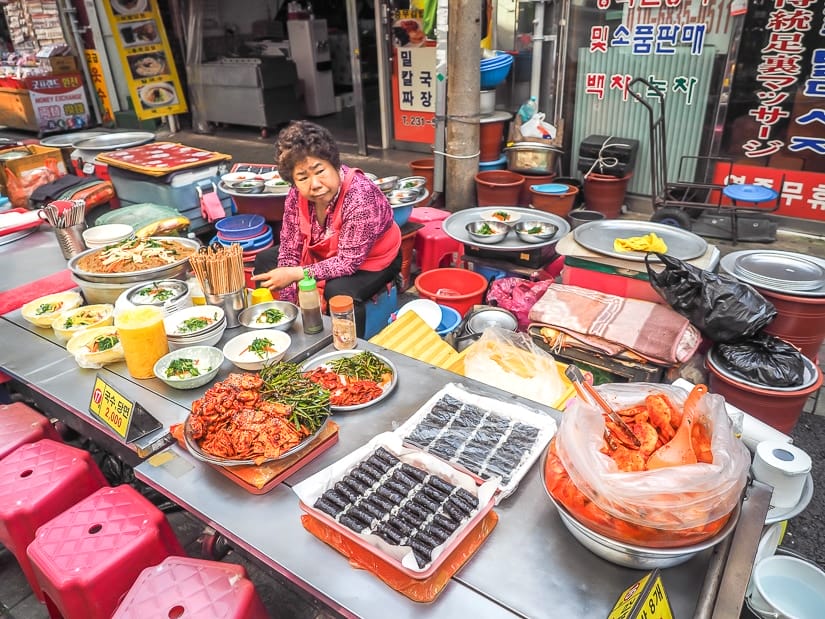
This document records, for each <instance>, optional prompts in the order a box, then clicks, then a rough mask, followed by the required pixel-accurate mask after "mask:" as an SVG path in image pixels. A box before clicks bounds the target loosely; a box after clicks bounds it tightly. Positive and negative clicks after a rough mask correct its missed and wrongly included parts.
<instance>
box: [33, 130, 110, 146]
mask: <svg viewBox="0 0 825 619" xmlns="http://www.w3.org/2000/svg"><path fill="white" fill-rule="evenodd" d="M102 135H109V133H108V132H106V131H76V132H75V133H61V134H59V135H52V136H49V137H47V138H43V139H42V140H40V145H41V146H50V147H52V148H69V147H73V146H74V143H75V142H79V141H81V140H88V139H89V138H98V137H100V136H102Z"/></svg>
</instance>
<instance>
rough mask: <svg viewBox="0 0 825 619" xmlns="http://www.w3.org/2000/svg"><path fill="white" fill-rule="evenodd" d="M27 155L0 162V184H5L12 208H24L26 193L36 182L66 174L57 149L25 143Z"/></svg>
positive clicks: (28, 192) (36, 184)
mask: <svg viewBox="0 0 825 619" xmlns="http://www.w3.org/2000/svg"><path fill="white" fill-rule="evenodd" d="M25 148H26V150H28V151H29V155H28V156H27V157H20V158H19V159H10V160H9V161H3V162H0V184H2V185H4V186H5V187H6V191H7V192H8V193H7V194H6V195H8V197H9V199H10V200H11V202H12V204H13V205H14V207H15V208H26V207H27V206H28V200H29V196H30V195H31V194H32V192H33V191H34V190H35V189H37V188H38V187H39V186H40V185H45V184H46V183H50V182H52V181H54V180H56V179H57V178H59V177H61V176H65V175H66V164H65V163H64V162H63V155H62V153H61V151H60V149H59V148H51V147H48V146H40V145H39V144H29V145H28V146H26V147H25Z"/></svg>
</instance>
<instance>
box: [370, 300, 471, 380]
mask: <svg viewBox="0 0 825 619" xmlns="http://www.w3.org/2000/svg"><path fill="white" fill-rule="evenodd" d="M370 342H371V343H373V344H375V345H377V346H383V347H384V348H389V349H390V350H394V351H395V352H397V353H401V354H402V355H407V356H408V357H412V358H413V359H418V360H419V361H423V362H424V363H429V364H430V365H434V366H437V367H440V368H443V369H448V366H450V365H451V364H453V363H454V361H455V358H456V357H458V353H457V352H456V351H455V350H454V349H453V348H452V347H451V346H450V345H449V344H447V343H446V342H445V341H444V340H442V339H441V337H440V336H439V335H438V333H436V332H435V330H434V329H433V328H432V327H430V326H429V325H428V324H427V323H426V322H424V321H423V320H422V319H421V317H420V316H419V315H418V314H416V313H415V312H405V313H404V314H401V316H399V317H398V319H397V320H395V321H394V322H392V323H390V324H389V325H387V326H386V327H384V329H382V330H381V331H380V332H379V333H377V334H376V335H374V336H373V337H372V338H371V339H370Z"/></svg>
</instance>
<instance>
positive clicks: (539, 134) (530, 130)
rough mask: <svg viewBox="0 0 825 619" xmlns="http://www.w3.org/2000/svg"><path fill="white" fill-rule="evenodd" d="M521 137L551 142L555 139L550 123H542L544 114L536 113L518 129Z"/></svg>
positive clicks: (553, 129) (554, 130)
mask: <svg viewBox="0 0 825 619" xmlns="http://www.w3.org/2000/svg"><path fill="white" fill-rule="evenodd" d="M519 131H521V135H522V136H523V137H525V138H543V139H545V140H553V139H555V137H556V128H555V127H554V126H553V125H551V124H550V123H546V122H544V112H536V113H535V114H533V117H532V118H531V119H530V120H528V121H527V122H525V123H522V125H521V127H520V128H519Z"/></svg>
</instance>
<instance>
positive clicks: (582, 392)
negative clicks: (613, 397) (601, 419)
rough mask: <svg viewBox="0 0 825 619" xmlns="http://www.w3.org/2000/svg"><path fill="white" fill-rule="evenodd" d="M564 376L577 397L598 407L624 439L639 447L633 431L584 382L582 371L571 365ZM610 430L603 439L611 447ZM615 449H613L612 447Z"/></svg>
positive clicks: (639, 442) (606, 431) (590, 386)
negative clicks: (568, 380) (623, 435)
mask: <svg viewBox="0 0 825 619" xmlns="http://www.w3.org/2000/svg"><path fill="white" fill-rule="evenodd" d="M564 375H565V376H567V378H569V379H570V381H571V382H572V383H573V387H575V389H576V393H577V394H579V397H580V398H582V399H583V400H586V401H587V402H589V403H590V404H593V405H595V406H598V407H599V408H601V409H602V410H603V411H604V412H605V414H606V415H607V416H608V417H609V418H610V421H612V422H613V423H615V424H616V426H617V427H619V428H620V429H621V430H622V432H624V433H625V435H626V438H627V439H628V440H629V441H630V442H631V443H632V444H633V445H635V446H636V447H641V445H642V442H641V441H640V440H639V439H638V437H637V436H636V435H635V434H633V430H631V429H630V426H628V425H627V424H626V423H625V422H624V420H623V419H622V417H621V415H619V414H618V413H617V412H616V411H614V410H613V407H611V406H610V404H608V403H607V400H605V399H604V398H603V397H602V396H601V395H600V394H599V392H598V391H596V389H595V388H594V387H593V385H591V384H590V383H588V382H585V380H584V376H583V375H582V371H581V370H580V369H579V368H578V367H576V366H575V365H573V364H570V365H568V366H567V367H566V368H565V370H564ZM611 434H612V433H611V432H610V430H608V429H607V428H605V438H606V439H608V444H611V447H612V436H611ZM612 448H613V449H615V447H612Z"/></svg>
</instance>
